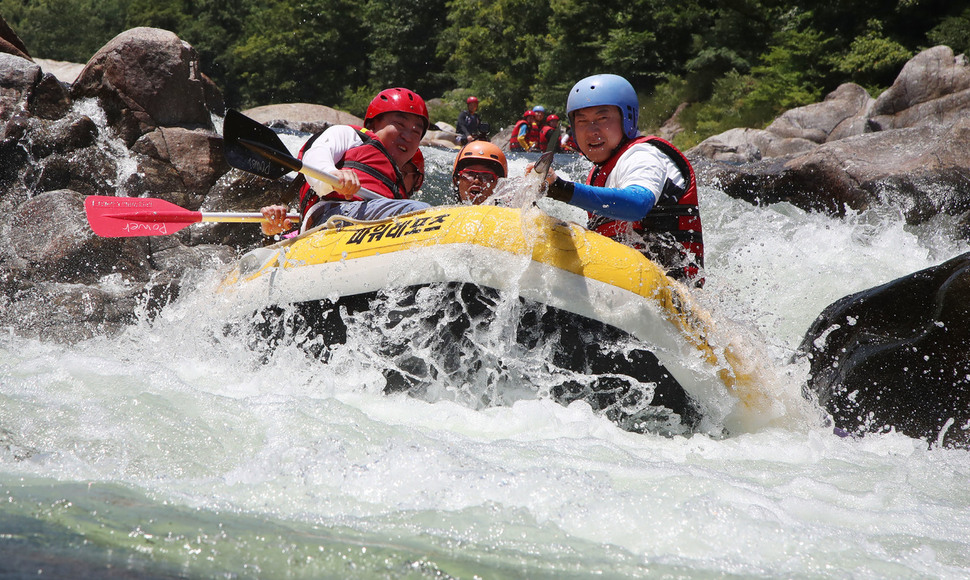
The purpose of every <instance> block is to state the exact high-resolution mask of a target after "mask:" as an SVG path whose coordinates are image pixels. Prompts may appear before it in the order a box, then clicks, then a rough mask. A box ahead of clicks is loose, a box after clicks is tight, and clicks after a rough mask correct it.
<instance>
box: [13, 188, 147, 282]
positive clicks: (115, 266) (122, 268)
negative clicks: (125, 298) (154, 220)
mask: <svg viewBox="0 0 970 580" xmlns="http://www.w3.org/2000/svg"><path fill="white" fill-rule="evenodd" d="M41 223H42V224H44V225H43V227H37V224H41ZM11 225H12V227H11V230H10V246H11V248H12V249H13V251H14V253H15V254H16V255H17V256H18V257H19V259H20V261H21V262H20V263H21V264H23V268H24V269H25V270H28V271H29V274H30V277H31V278H32V279H34V280H38V281H57V282H65V283H72V284H93V283H96V282H97V281H98V280H99V279H101V278H102V277H103V276H106V275H108V274H120V275H123V276H125V277H126V278H127V279H128V280H129V281H142V282H145V281H147V279H148V276H147V274H146V273H145V268H144V266H143V265H144V264H145V263H146V262H147V261H148V245H147V242H146V238H99V237H97V236H95V235H94V233H93V232H91V228H90V227H89V226H88V223H87V220H86V219H85V217H84V198H83V196H82V195H80V194H78V193H77V192H74V191H70V190H57V191H49V192H47V193H44V194H41V195H38V196H37V197H34V198H32V199H30V200H29V201H27V202H25V203H22V204H20V206H19V207H18V208H17V210H16V211H15V212H14V215H13V216H12V221H11Z"/></svg>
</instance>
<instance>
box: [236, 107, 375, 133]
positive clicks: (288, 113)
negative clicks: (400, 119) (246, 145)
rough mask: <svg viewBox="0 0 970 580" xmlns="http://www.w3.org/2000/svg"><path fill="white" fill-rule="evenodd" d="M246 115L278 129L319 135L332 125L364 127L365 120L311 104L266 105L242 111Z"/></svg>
mask: <svg viewBox="0 0 970 580" xmlns="http://www.w3.org/2000/svg"><path fill="white" fill-rule="evenodd" d="M242 113H243V114H244V115H246V116H247V117H249V118H251V119H255V120H256V121H259V122H260V123H262V124H264V125H268V126H270V127H273V128H276V129H286V130H289V131H299V132H301V133H319V132H320V131H324V130H326V129H327V128H328V127H330V126H331V125H357V126H358V127H363V126H364V120H363V119H361V118H360V117H357V116H355V115H351V114H350V113H347V112H345V111H338V110H337V109H332V108H330V107H325V106H323V105H314V104H311V103H284V104H280V105H265V106H262V107H254V108H252V109H246V110H245V111H242Z"/></svg>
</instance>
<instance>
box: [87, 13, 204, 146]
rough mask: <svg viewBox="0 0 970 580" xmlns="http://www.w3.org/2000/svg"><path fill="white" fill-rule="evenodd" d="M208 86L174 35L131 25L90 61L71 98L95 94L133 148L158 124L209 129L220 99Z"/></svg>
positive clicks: (193, 56) (190, 50)
mask: <svg viewBox="0 0 970 580" xmlns="http://www.w3.org/2000/svg"><path fill="white" fill-rule="evenodd" d="M210 85H212V82H211V81H210V80H209V79H207V78H206V77H205V76H204V75H203V74H202V72H201V70H199V57H198V54H197V53H196V52H195V49H193V48H192V47H191V46H189V45H188V44H187V43H185V42H183V41H182V40H180V39H179V38H178V37H177V36H176V35H175V34H173V33H171V32H169V31H167V30H159V29H157V28H133V29H131V30H127V31H125V32H122V33H121V34H119V35H118V36H116V37H115V38H114V39H112V40H111V41H110V42H108V44H106V45H105V46H104V47H103V48H102V49H101V50H99V51H98V52H97V53H96V54H95V55H94V56H93V57H92V58H91V60H89V61H88V63H87V64H86V65H85V67H84V69H83V70H82V71H81V74H79V75H78V78H77V80H75V81H74V84H73V85H71V96H72V97H73V98H74V99H75V100H77V99H82V98H86V97H90V98H97V99H98V102H99V104H100V105H101V108H102V109H104V111H105V113H106V114H107V118H108V123H109V125H110V126H112V128H114V129H115V130H116V131H117V132H118V133H119V134H120V136H121V137H122V138H123V139H124V140H125V142H126V144H127V145H129V146H131V145H132V144H133V143H134V142H135V141H136V140H137V139H138V138H139V137H140V136H141V135H144V134H145V133H148V132H149V131H152V130H154V129H155V128H157V127H178V126H182V127H191V128H204V129H212V113H213V112H221V109H222V103H221V100H222V99H221V97H220V96H218V95H219V92H218V89H216V88H215V86H214V85H213V86H210Z"/></svg>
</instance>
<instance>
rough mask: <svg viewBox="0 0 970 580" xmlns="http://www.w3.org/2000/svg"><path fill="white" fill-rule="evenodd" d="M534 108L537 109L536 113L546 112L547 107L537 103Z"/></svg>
mask: <svg viewBox="0 0 970 580" xmlns="http://www.w3.org/2000/svg"><path fill="white" fill-rule="evenodd" d="M532 110H533V111H535V112H536V113H545V112H546V108H545V107H543V106H542V105H536V106H534V107H532Z"/></svg>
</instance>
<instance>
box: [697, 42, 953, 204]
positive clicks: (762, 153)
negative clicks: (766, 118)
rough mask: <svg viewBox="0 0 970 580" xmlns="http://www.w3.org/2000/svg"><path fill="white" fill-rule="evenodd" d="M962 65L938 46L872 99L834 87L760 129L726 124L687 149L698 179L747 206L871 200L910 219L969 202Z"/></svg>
mask: <svg viewBox="0 0 970 580" xmlns="http://www.w3.org/2000/svg"><path fill="white" fill-rule="evenodd" d="M968 87H970V67H968V66H967V64H966V62H965V59H963V58H962V57H961V58H956V57H954V56H953V51H952V50H950V49H949V48H947V47H935V48H932V49H929V50H926V51H924V52H922V53H920V54H919V55H917V56H916V57H914V58H913V59H912V60H911V61H910V62H909V63H908V64H907V65H906V66H905V67H904V69H903V72H901V73H900V75H899V77H898V78H897V81H896V83H895V84H894V85H893V87H892V88H890V89H889V90H887V91H886V92H885V93H883V94H882V95H880V97H879V98H878V99H875V100H874V99H872V98H870V97H869V95H868V94H867V93H866V92H865V90H864V89H862V88H861V87H858V86H856V85H842V86H841V87H839V88H838V89H837V90H835V91H833V92H832V93H831V94H830V95H828V97H827V98H826V100H825V101H823V102H822V103H817V104H814V105H808V106H805V107H799V108H797V109H793V110H791V111H788V112H786V113H784V114H783V115H781V116H779V117H778V118H777V119H775V121H774V122H773V123H771V124H770V125H769V126H768V127H767V128H766V129H764V130H756V129H732V130H730V131H727V132H725V133H723V134H721V135H717V136H714V137H711V138H709V139H707V140H705V141H704V142H702V143H700V144H699V145H698V146H697V147H695V148H693V149H691V150H690V151H688V155H689V156H690V157H691V159H692V160H693V161H695V165H696V169H697V172H698V178H699V181H700V183H702V184H708V185H714V186H716V187H719V188H721V189H722V190H724V191H725V192H726V193H727V194H728V195H731V196H733V197H737V198H739V199H744V200H747V201H750V202H752V203H775V202H779V201H785V202H789V203H791V204H793V205H795V206H798V207H801V208H803V209H806V210H811V211H823V212H826V213H829V214H832V215H843V214H844V213H845V211H846V210H847V209H852V210H861V209H865V208H867V207H870V206H872V205H874V204H878V203H886V202H889V203H892V204H895V205H898V206H900V207H901V208H902V209H903V211H904V212H905V215H906V217H907V220H908V221H909V222H910V223H920V222H922V221H924V220H926V219H928V218H929V217H931V216H932V215H934V214H935V213H938V212H945V213H947V214H950V215H958V216H959V215H963V214H964V213H965V212H966V211H967V210H968V209H970V188H968V187H967V184H968V183H970V88H968Z"/></svg>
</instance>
